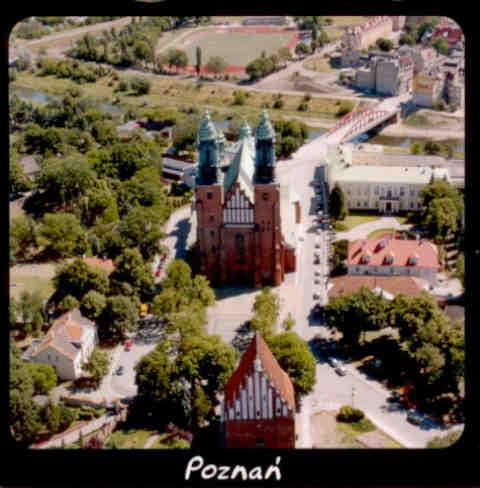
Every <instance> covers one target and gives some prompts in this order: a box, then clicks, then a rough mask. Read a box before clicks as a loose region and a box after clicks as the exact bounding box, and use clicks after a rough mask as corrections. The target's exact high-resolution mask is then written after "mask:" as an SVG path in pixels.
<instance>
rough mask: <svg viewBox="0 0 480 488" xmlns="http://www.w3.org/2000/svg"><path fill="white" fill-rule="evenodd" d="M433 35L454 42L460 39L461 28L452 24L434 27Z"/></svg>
mask: <svg viewBox="0 0 480 488" xmlns="http://www.w3.org/2000/svg"><path fill="white" fill-rule="evenodd" d="M433 37H441V38H442V39H445V40H446V41H447V42H448V43H449V44H455V43H457V42H459V41H461V40H462V29H460V28H459V27H452V26H440V27H437V28H436V29H435V32H434V34H433Z"/></svg>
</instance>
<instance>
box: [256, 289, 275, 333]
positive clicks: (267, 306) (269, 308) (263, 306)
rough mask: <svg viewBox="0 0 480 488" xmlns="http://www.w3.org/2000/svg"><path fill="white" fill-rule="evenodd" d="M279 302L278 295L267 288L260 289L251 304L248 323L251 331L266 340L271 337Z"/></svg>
mask: <svg viewBox="0 0 480 488" xmlns="http://www.w3.org/2000/svg"><path fill="white" fill-rule="evenodd" d="M279 310H280V301H279V298H278V295H277V294H276V293H273V292H272V289H271V288H269V287H266V288H262V291H261V292H260V293H259V294H258V295H257V296H256V297H255V301H254V304H253V310H252V311H253V313H254V315H253V318H252V320H251V321H250V327H251V329H253V330H255V331H258V332H260V334H261V335H262V336H263V337H264V338H265V340H267V339H268V338H269V337H270V336H271V335H273V333H274V332H275V331H274V328H275V325H276V324H277V321H278V316H279Z"/></svg>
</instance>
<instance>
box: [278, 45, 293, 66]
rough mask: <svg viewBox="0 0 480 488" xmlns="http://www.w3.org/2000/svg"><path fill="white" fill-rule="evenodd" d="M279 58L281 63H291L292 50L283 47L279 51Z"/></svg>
mask: <svg viewBox="0 0 480 488" xmlns="http://www.w3.org/2000/svg"><path fill="white" fill-rule="evenodd" d="M278 57H279V59H280V61H282V62H284V63H285V62H287V61H290V60H291V59H292V57H293V56H292V51H291V49H290V48H288V47H281V48H280V49H279V50H278Z"/></svg>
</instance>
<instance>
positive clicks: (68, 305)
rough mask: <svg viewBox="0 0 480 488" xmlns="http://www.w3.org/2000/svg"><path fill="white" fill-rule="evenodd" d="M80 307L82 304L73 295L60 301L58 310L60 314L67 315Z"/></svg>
mask: <svg viewBox="0 0 480 488" xmlns="http://www.w3.org/2000/svg"><path fill="white" fill-rule="evenodd" d="M79 305H80V302H79V301H78V300H77V299H76V298H75V297H73V296H72V295H67V296H66V297H64V298H62V300H60V302H59V304H58V305H57V310H58V312H60V313H62V314H63V313H66V312H69V311H70V310H74V309H75V308H78V307H79Z"/></svg>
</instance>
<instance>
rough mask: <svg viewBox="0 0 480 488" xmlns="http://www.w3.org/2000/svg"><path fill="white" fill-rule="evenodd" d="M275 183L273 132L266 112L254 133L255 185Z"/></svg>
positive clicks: (263, 113)
mask: <svg viewBox="0 0 480 488" xmlns="http://www.w3.org/2000/svg"><path fill="white" fill-rule="evenodd" d="M274 181H275V131H274V130H273V127H272V124H271V122H270V119H269V117H268V113H267V111H266V110H264V111H263V112H262V117H261V119H260V123H259V124H258V127H257V130H256V131H255V183H263V184H265V183H273V182H274Z"/></svg>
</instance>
